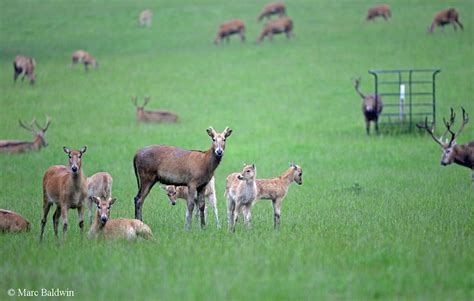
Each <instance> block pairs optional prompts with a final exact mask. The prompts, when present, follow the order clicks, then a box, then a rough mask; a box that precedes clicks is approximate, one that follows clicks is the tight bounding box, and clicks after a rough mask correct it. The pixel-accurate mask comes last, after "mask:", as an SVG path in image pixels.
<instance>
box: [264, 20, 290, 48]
mask: <svg viewBox="0 0 474 301" xmlns="http://www.w3.org/2000/svg"><path fill="white" fill-rule="evenodd" d="M279 33H285V34H286V37H287V38H288V39H289V38H290V37H291V36H292V35H293V21H292V20H291V19H290V18H288V17H284V18H280V19H276V20H270V21H269V22H268V23H267V24H266V25H265V27H264V28H263V29H262V31H261V32H260V35H259V36H258V38H257V43H260V42H261V41H262V40H263V39H264V38H265V37H266V36H268V39H269V40H270V41H272V40H273V35H274V34H279Z"/></svg>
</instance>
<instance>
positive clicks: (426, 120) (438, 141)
mask: <svg viewBox="0 0 474 301" xmlns="http://www.w3.org/2000/svg"><path fill="white" fill-rule="evenodd" d="M416 126H417V127H418V128H419V129H425V130H426V131H427V132H428V133H429V134H430V135H431V138H433V140H434V141H435V142H436V143H438V144H439V145H441V147H444V143H443V140H441V139H440V138H436V136H435V135H434V131H435V128H434V126H433V128H431V129H430V128H429V127H428V117H426V118H425V124H424V125H420V124H417V125H416ZM445 134H446V132H445V133H444V134H443V136H444V135H445ZM443 136H441V137H443Z"/></svg>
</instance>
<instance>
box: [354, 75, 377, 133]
mask: <svg viewBox="0 0 474 301" xmlns="http://www.w3.org/2000/svg"><path fill="white" fill-rule="evenodd" d="M359 86H360V77H359V78H356V79H355V80H354V87H355V90H356V92H357V94H359V96H360V97H361V98H362V113H363V114H364V118H365V129H366V132H367V135H369V134H370V122H371V121H373V122H374V124H375V131H376V132H377V133H378V132H379V116H380V114H381V113H382V109H383V103H382V97H381V96H380V95H374V94H368V95H364V94H363V93H362V92H361V91H360V90H359Z"/></svg>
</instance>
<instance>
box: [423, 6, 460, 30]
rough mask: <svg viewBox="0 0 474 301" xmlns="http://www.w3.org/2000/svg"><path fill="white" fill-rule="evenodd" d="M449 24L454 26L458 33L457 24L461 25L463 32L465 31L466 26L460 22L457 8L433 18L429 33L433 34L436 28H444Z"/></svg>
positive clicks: (447, 10) (442, 12)
mask: <svg viewBox="0 0 474 301" xmlns="http://www.w3.org/2000/svg"><path fill="white" fill-rule="evenodd" d="M449 24H453V28H454V31H457V26H456V24H457V25H459V27H461V29H462V30H464V26H463V25H462V23H461V21H459V13H458V12H457V10H456V9H455V8H448V9H445V10H442V11H440V12H439V13H437V14H436V15H435V16H434V18H433V22H432V23H431V26H430V28H429V29H428V33H433V31H434V29H435V27H437V26H441V28H444V26H446V25H449Z"/></svg>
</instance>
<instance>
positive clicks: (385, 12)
mask: <svg viewBox="0 0 474 301" xmlns="http://www.w3.org/2000/svg"><path fill="white" fill-rule="evenodd" d="M380 16H381V17H383V18H384V19H385V21H388V19H389V18H391V17H392V13H391V12H390V6H388V5H387V4H383V5H377V6H374V7H371V8H369V10H368V11H367V17H366V18H365V20H366V21H374V20H375V18H376V17H380Z"/></svg>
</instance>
